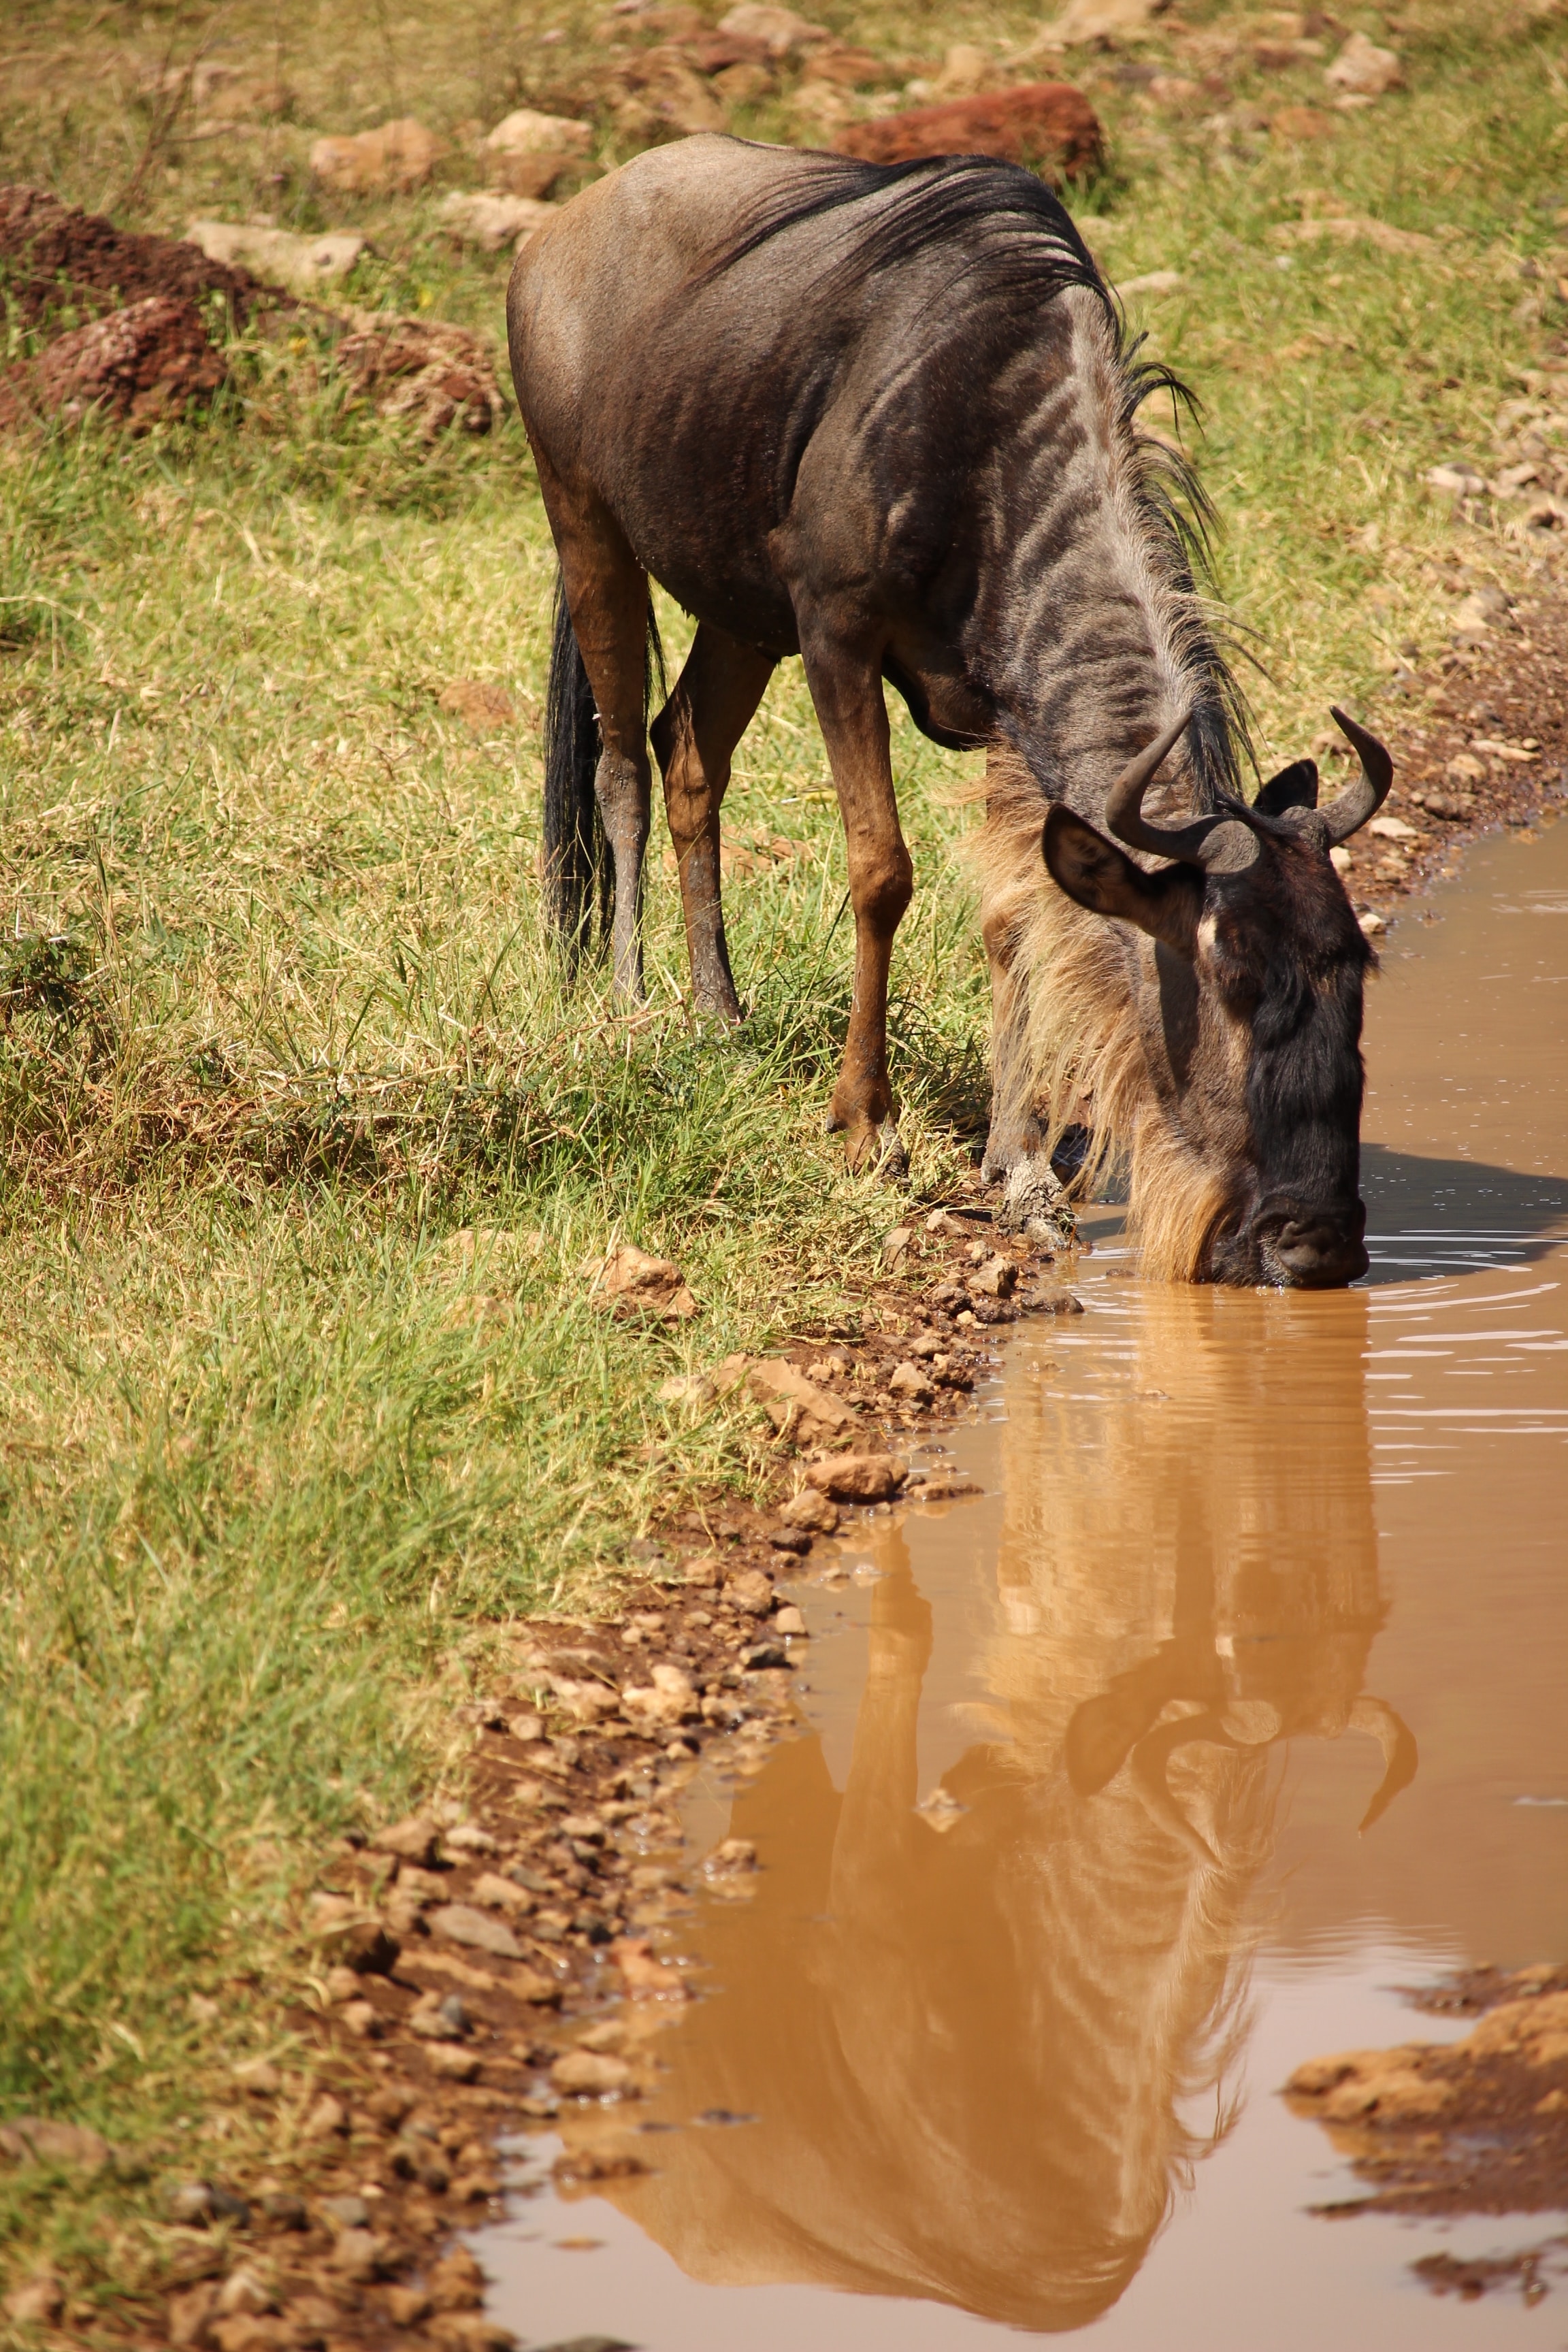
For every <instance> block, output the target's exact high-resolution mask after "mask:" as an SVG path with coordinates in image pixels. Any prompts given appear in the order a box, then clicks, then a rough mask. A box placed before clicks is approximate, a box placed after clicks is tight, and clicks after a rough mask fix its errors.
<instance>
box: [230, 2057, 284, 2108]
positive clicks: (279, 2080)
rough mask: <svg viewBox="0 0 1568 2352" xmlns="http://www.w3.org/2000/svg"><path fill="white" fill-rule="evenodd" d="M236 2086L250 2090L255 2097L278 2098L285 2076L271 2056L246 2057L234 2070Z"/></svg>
mask: <svg viewBox="0 0 1568 2352" xmlns="http://www.w3.org/2000/svg"><path fill="white" fill-rule="evenodd" d="M234 2080H235V2084H236V2087H237V2089H239V2090H241V2091H248V2092H249V2093H250V2095H251V2096H252V2097H253V2098H258V2099H272V2098H276V2097H277V2095H278V2094H279V2091H280V2090H281V2089H282V2088H283V2077H282V2075H281V2074H279V2071H278V2069H277V2067H276V2066H274V2065H273V2063H272V2062H271V2060H270V2059H269V2058H246V2059H243V2060H242V2061H241V2062H240V2063H239V2064H238V2065H237V2067H236V2068H235V2070H234Z"/></svg>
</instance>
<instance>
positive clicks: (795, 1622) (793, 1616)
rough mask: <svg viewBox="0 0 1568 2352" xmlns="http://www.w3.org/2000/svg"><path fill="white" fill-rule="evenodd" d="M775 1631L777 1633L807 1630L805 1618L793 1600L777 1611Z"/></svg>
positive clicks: (803, 1631)
mask: <svg viewBox="0 0 1568 2352" xmlns="http://www.w3.org/2000/svg"><path fill="white" fill-rule="evenodd" d="M773 1631H774V1633H791V1634H801V1633H805V1618H804V1617H803V1616H802V1615H801V1613H800V1611H799V1610H798V1609H797V1608H795V1605H794V1603H793V1602H791V1603H790V1604H789V1605H788V1606H787V1607H785V1608H784V1609H780V1610H777V1611H775V1612H774V1615H773Z"/></svg>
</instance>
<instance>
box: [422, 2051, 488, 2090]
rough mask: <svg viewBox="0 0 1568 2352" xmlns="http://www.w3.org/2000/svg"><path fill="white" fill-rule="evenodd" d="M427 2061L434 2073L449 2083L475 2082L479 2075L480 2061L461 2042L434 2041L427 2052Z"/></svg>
mask: <svg viewBox="0 0 1568 2352" xmlns="http://www.w3.org/2000/svg"><path fill="white" fill-rule="evenodd" d="M425 2056H426V2064H427V2065H428V2066H429V2068H430V2071H431V2073H432V2074H439V2075H440V2076H441V2078H442V2080H443V2081H444V2082H447V2083H475V2082H478V2080H479V2068H480V2061H479V2058H478V2057H477V2056H476V2054H475V2053H474V2052H473V2051H471V2050H465V2049H464V2048H463V2047H462V2045H461V2044H460V2043H459V2042H432V2043H431V2044H430V2046H429V2048H428V2049H427V2050H426V2053H425Z"/></svg>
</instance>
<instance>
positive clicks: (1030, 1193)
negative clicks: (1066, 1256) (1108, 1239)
mask: <svg viewBox="0 0 1568 2352" xmlns="http://www.w3.org/2000/svg"><path fill="white" fill-rule="evenodd" d="M1065 1207H1066V1194H1065V1193H1064V1192H1063V1190H1062V1186H1061V1182H1060V1181H1059V1179H1058V1177H1057V1175H1056V1174H1055V1173H1054V1171H1053V1170H1052V1168H1051V1164H1050V1161H1049V1160H1047V1159H1045V1158H1044V1157H1043V1156H1041V1157H1038V1158H1036V1159H1033V1160H1019V1161H1018V1163H1017V1165H1016V1167H1014V1168H1012V1169H1010V1170H1009V1171H1008V1174H1007V1182H1006V1186H1005V1190H1004V1192H1003V1194H1002V1205H1001V1207H1000V1208H999V1209H998V1210H997V1212H996V1230H997V1232H998V1233H1004V1234H1024V1233H1028V1232H1029V1229H1030V1227H1031V1226H1033V1225H1036V1224H1044V1225H1049V1226H1050V1227H1051V1228H1052V1229H1053V1230H1055V1231H1058V1232H1059V1230H1060V1223H1061V1218H1062V1213H1063V1211H1064V1209H1065ZM1031 1238H1034V1236H1031Z"/></svg>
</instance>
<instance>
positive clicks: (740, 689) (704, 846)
mask: <svg viewBox="0 0 1568 2352" xmlns="http://www.w3.org/2000/svg"><path fill="white" fill-rule="evenodd" d="M772 675H773V662H772V660H771V659H770V657H769V656H768V655H766V654H762V653H758V652H757V650H756V648H755V647H754V646H743V645H742V644H741V643H740V642H739V641H738V639H736V638H734V637H731V636H728V635H726V634H725V632H724V631H723V630H722V629H716V628H714V627H713V626H712V625H711V624H710V623H709V622H707V621H703V622H700V624H699V625H698V630H697V635H696V636H695V637H694V638H693V639H692V643H691V651H690V653H689V655H688V656H687V657H686V667H684V668H683V669H682V671H681V673H680V677H679V680H678V681H677V684H676V688H675V691H674V693H673V694H672V695H671V696H670V698H669V700H668V702H667V703H666V704H665V706H664V709H662V710H661V711H660V712H659V714H658V718H657V719H655V720H654V722H653V748H654V751H655V752H656V753H657V754H658V764H659V767H660V768H661V770H662V771H663V773H664V806H665V814H666V815H667V816H668V819H669V837H670V839H671V841H672V842H673V843H674V845H675V856H676V861H677V865H678V867H679V874H680V903H681V908H682V910H683V911H684V913H685V917H686V945H687V950H688V952H689V955H690V958H691V994H692V1001H693V1003H694V1004H695V1005H696V1008H697V1010H698V1012H699V1013H717V1014H718V1015H719V1017H720V1018H721V1020H724V1021H739V1019H740V1018H741V1005H740V1000H739V998H738V997H737V996H736V994H735V982H734V981H733V979H732V978H731V971H730V950H729V947H728V945H727V944H726V941H725V938H724V908H723V903H722V900H721V895H720V889H721V886H720V875H719V810H720V805H721V803H722V801H723V798H724V792H725V787H726V786H727V785H728V783H729V782H730V759H731V753H732V752H733V751H734V749H735V746H736V744H737V743H738V742H739V741H740V740H741V738H742V735H743V734H744V733H745V731H746V729H747V727H748V726H749V725H750V724H751V721H752V716H753V714H754V712H755V710H756V708H757V705H758V703H759V702H760V701H761V700H762V698H763V689H764V688H766V686H767V682H768V679H769V678H770V677H772Z"/></svg>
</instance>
